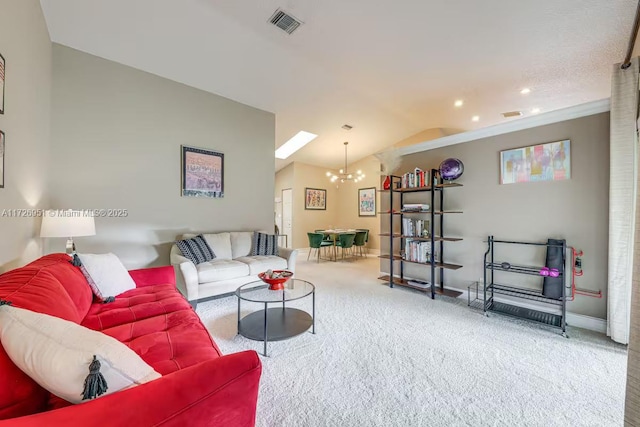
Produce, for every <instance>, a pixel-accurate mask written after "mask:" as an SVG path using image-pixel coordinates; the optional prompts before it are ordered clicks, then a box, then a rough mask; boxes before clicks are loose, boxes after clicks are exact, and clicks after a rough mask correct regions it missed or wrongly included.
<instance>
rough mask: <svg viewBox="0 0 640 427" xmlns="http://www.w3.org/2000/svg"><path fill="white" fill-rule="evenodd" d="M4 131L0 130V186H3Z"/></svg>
mask: <svg viewBox="0 0 640 427" xmlns="http://www.w3.org/2000/svg"><path fill="white" fill-rule="evenodd" d="M4 139H5V138H4V132H2V131H1V130H0V188H4V151H5V150H4V144H5V142H4Z"/></svg>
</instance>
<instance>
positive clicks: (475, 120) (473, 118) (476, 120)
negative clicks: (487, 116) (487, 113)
mask: <svg viewBox="0 0 640 427" xmlns="http://www.w3.org/2000/svg"><path fill="white" fill-rule="evenodd" d="M471 121H473V122H479V121H480V116H473V117H471Z"/></svg>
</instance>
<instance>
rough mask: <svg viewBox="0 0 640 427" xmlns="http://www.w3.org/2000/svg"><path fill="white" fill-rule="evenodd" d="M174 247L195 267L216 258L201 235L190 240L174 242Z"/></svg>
mask: <svg viewBox="0 0 640 427" xmlns="http://www.w3.org/2000/svg"><path fill="white" fill-rule="evenodd" d="M176 245H177V246H178V248H179V249H180V252H182V255H184V256H185V257H187V258H188V259H189V260H191V262H193V263H194V264H196V265H198V264H202V263H203V262H207V261H211V260H212V259H214V258H215V257H216V254H214V253H213V249H211V247H210V246H209V244H208V243H207V241H206V240H205V239H204V236H203V235H202V234H199V235H197V236H196V237H193V238H191V239H185V240H178V241H176Z"/></svg>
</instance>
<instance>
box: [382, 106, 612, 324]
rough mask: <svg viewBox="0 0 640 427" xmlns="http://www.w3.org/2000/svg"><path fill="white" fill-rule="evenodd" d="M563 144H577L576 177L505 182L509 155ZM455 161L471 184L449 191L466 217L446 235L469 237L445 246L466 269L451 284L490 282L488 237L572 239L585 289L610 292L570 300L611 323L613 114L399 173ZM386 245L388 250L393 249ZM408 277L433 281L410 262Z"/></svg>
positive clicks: (417, 163) (473, 147)
mask: <svg viewBox="0 0 640 427" xmlns="http://www.w3.org/2000/svg"><path fill="white" fill-rule="evenodd" d="M563 139H570V140H571V174H572V176H571V179H570V180H567V181H557V182H540V183H522V184H510V185H500V184H499V176H500V172H499V163H500V160H499V152H500V151H501V150H505V149H509V148H516V147H523V146H528V145H534V144H540V143H545V142H553V141H559V140H563ZM448 157H456V158H459V159H461V160H462V161H463V162H464V165H465V171H464V175H463V176H462V177H461V178H460V179H459V181H458V182H460V183H462V184H464V187H462V188H454V189H449V190H446V193H445V208H446V209H456V208H457V209H462V210H463V211H464V213H463V214H461V215H448V216H446V219H445V235H449V236H454V237H456V236H459V237H463V238H464V241H462V242H457V243H445V245H446V246H445V254H446V256H445V261H448V262H453V263H457V264H462V265H464V268H462V269H460V270H457V271H446V273H445V278H446V280H445V285H446V286H451V287H458V288H466V286H467V285H468V284H469V283H470V282H472V281H475V280H478V279H479V278H480V277H482V272H483V269H482V259H483V254H484V252H485V250H486V244H485V243H483V241H484V240H486V237H487V236H488V235H494V236H495V237H496V238H501V239H511V240H524V241H546V239H547V238H550V237H551V238H564V239H566V240H567V244H568V245H571V246H575V247H576V248H580V249H582V250H583V251H584V252H585V256H584V257H583V264H584V269H583V270H584V276H583V277H579V278H578V279H577V282H578V285H579V286H580V287H583V288H588V289H601V290H602V291H603V294H604V298H602V299H595V298H589V297H584V296H578V297H576V300H575V301H573V302H570V303H569V305H568V309H569V311H571V312H573V313H577V314H584V315H588V316H594V317H598V318H602V319H606V307H607V305H606V288H607V253H608V247H607V243H608V221H609V219H608V216H609V213H608V212H609V202H608V200H609V114H608V113H604V114H598V115H594V116H589V117H583V118H579V119H575V120H570V121H565V122H560V123H555V124H551V125H547V126H541V127H538V128H533V129H528V130H523V131H519V132H513V133H509V134H505V135H499V136H495V137H490V138H484V139H480V140H476V141H472V142H468V143H464V144H458V145H453V146H449V147H443V148H438V149H435V150H430V151H424V152H421V153H416V154H412V155H408V156H405V157H404V158H403V162H402V166H401V167H400V168H399V169H398V171H396V172H397V173H398V172H400V173H403V172H405V171H409V170H412V169H413V168H415V167H420V168H422V169H426V168H437V167H438V165H439V164H440V162H441V161H442V160H444V159H445V158H448ZM397 173H396V174H397ZM412 197H413V199H412V198H411V197H408V198H407V200H420V196H419V195H415V196H412ZM425 197H426V193H425ZM381 198H382V199H385V200H383V203H384V202H386V205H385V209H388V197H384V194H383V195H382V196H381ZM381 226H382V229H383V230H388V219H387V218H386V217H383V218H381ZM385 227H386V229H385ZM383 244H384V239H383ZM383 248H384V246H383ZM386 248H387V251H386V252H388V244H387V245H386ZM382 252H383V253H384V252H385V250H384V249H383V251H382ZM496 256H499V257H501V258H502V259H503V260H505V261H511V262H520V263H532V264H533V265H543V264H544V253H543V251H531V250H513V249H509V250H506V249H502V252H500V253H499V254H496ZM387 264H388V263H385V262H382V263H381V267H382V268H383V270H384V271H388V270H386V268H387ZM405 274H407V275H409V276H414V277H422V278H428V273H427V269H426V268H425V267H423V266H415V265H408V266H407V268H406V272H405ZM502 278H503V279H502V280H503V281H504V282H506V283H514V284H515V283H517V282H516V281H519V280H520V281H521V283H523V284H524V285H526V286H529V285H531V286H536V285H538V286H540V283H541V279H539V278H536V277H531V280H526V279H527V277H526V276H524V277H518V276H516V275H509V276H502Z"/></svg>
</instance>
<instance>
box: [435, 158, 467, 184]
mask: <svg viewBox="0 0 640 427" xmlns="http://www.w3.org/2000/svg"><path fill="white" fill-rule="evenodd" d="M462 172H464V164H463V163H462V162H461V161H460V159H454V158H449V159H445V160H443V161H442V163H440V176H441V177H442V179H444V180H445V181H453V180H454V179H458V178H460V177H461V176H462Z"/></svg>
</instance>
